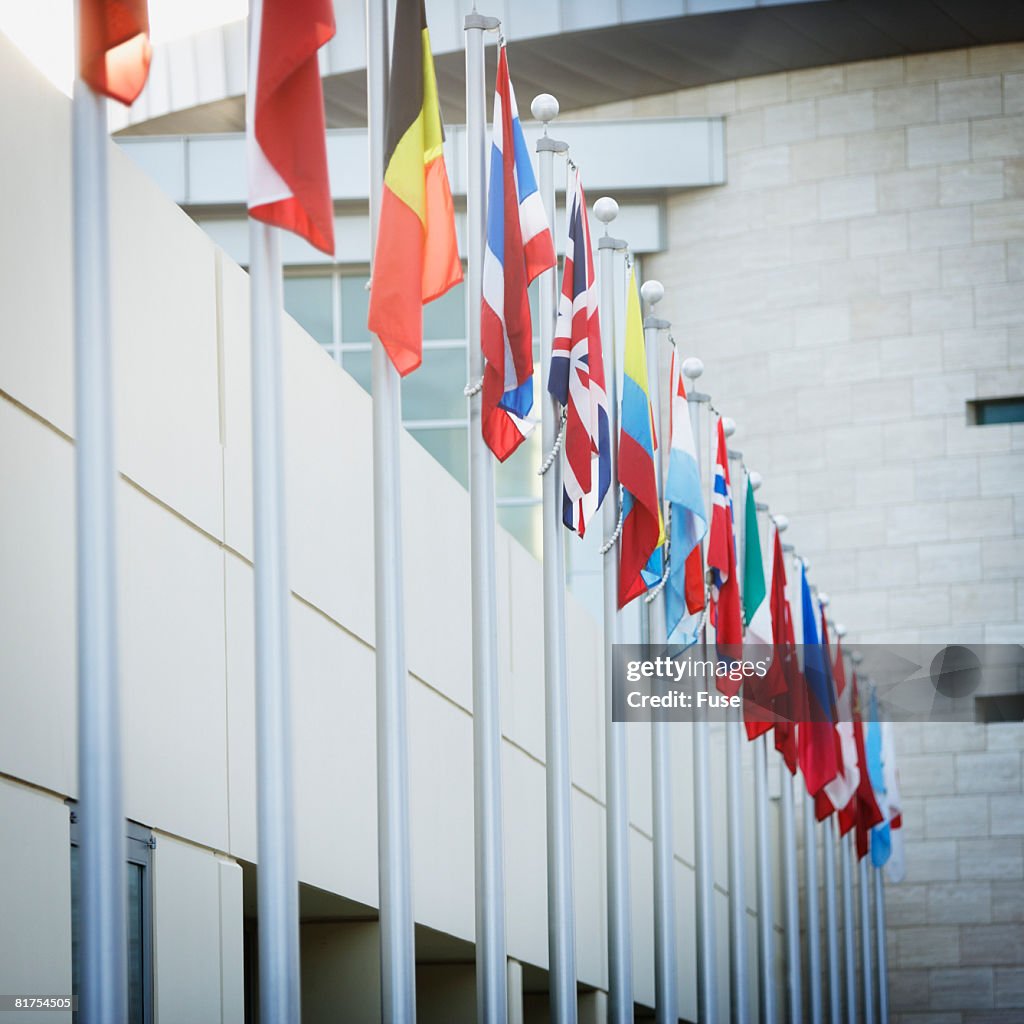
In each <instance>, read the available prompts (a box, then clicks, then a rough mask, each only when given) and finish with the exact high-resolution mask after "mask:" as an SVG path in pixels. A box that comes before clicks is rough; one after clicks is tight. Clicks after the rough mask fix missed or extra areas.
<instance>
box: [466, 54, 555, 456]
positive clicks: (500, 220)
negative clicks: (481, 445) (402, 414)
mask: <svg viewBox="0 0 1024 1024" xmlns="http://www.w3.org/2000/svg"><path fill="white" fill-rule="evenodd" d="M554 265H555V248H554V244H553V243H552V241H551V231H550V230H549V228H548V222H547V217H546V216H545V214H544V206H543V204H542V202H541V196H540V193H539V192H538V191H537V179H536V178H535V177H534V173H533V167H532V165H531V164H530V155H529V153H528V151H527V149H526V140H525V139H524V138H523V129H522V127H521V126H520V124H519V111H518V108H517V107H516V97H515V93H514V92H513V91H512V82H511V80H510V78H509V74H508V60H507V58H506V56H505V47H504V46H502V48H501V52H500V55H499V57H498V80H497V84H496V85H495V90H494V134H493V142H492V145H491V177H490V184H489V187H488V194H487V247H486V249H485V250H484V266H483V300H482V307H481V317H480V340H481V345H482V347H483V355H484V382H483V425H482V429H483V435H484V440H485V441H486V442H487V446H488V447H489V448H490V449H491V451H492V452H494V454H495V455H497V456H498V458H499V459H501V460H502V461H503V462H504V460H505V459H507V458H508V457H509V456H510V455H511V454H512V453H513V452H514V451H515V450H516V449H517V448H518V447H519V445H520V444H522V443H523V441H524V440H525V438H526V437H527V436H528V435H529V433H530V431H531V430H532V429H533V424H532V423H531V422H529V421H528V420H527V418H526V417H527V416H529V414H530V410H531V409H532V408H533V326H532V324H531V322H530V302H529V299H528V297H527V292H526V289H527V287H528V286H529V284H530V282H531V281H532V280H533V279H534V278H535V277H537V276H538V275H539V274H542V273H543V272H544V271H545V270H550V269H551V267H553V266H554Z"/></svg>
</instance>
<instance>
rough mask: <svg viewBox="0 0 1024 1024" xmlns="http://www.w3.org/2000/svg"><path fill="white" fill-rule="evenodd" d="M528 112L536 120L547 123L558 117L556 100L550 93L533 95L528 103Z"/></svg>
mask: <svg viewBox="0 0 1024 1024" xmlns="http://www.w3.org/2000/svg"><path fill="white" fill-rule="evenodd" d="M530 113H532V114H533V116H534V117H535V118H536V119H537V120H538V121H543V122H544V124H549V123H550V122H552V121H554V119H555V118H556V117H558V100H556V99H555V97H554V96H552V95H551V93H549V92H542V93H541V94H540V95H539V96H534V97H533V102H532V103H531V104H530Z"/></svg>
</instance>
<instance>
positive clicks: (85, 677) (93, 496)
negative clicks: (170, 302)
mask: <svg viewBox="0 0 1024 1024" xmlns="http://www.w3.org/2000/svg"><path fill="white" fill-rule="evenodd" d="M82 3H83V0H79V2H78V3H77V4H76V5H75V20H76V38H78V37H79V36H80V35H81V32H82V19H83V15H82V10H81V8H82ZM108 145H109V140H108V138H107V106H106V100H105V99H104V98H103V97H102V96H99V95H97V94H96V93H94V92H93V90H92V89H91V88H90V87H89V86H88V85H87V84H86V82H85V81H84V80H83V78H82V75H81V68H79V69H78V75H77V76H76V78H75V87H74V97H73V100H72V104H71V160H72V189H73V203H72V217H73V244H74V285H73V301H74V332H75V365H74V374H75V500H76V508H77V516H76V520H75V534H76V553H77V595H76V597H77V601H76V605H77V616H78V797H79V811H78V819H79V822H80V826H81V851H82V876H81V891H82V936H81V941H82V961H81V962H82V972H81V1019H82V1021H83V1022H84V1024H107V1022H108V1021H109V1022H112V1024H121V1022H123V1021H124V1020H125V1019H126V1017H125V1015H126V1013H127V1002H126V998H127V988H126V985H127V978H126V967H125V965H126V962H127V937H126V934H125V858H124V835H125V833H124V808H123V802H122V801H123V797H122V781H121V771H122V769H121V712H120V694H119V681H118V651H117V552H116V529H115V521H116V520H115V509H116V505H117V494H116V488H117V463H116V457H115V440H114V416H113V408H114V385H113V344H112V337H111V312H110V209H109V201H110V200H109V183H108V175H107V147H108Z"/></svg>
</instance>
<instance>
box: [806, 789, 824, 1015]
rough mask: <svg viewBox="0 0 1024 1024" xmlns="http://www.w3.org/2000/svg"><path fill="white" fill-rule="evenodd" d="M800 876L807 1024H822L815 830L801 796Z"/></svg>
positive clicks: (808, 799) (810, 806)
mask: <svg viewBox="0 0 1024 1024" xmlns="http://www.w3.org/2000/svg"><path fill="white" fill-rule="evenodd" d="M803 804H804V874H805V883H806V886H807V893H806V896H807V974H808V985H809V989H810V1000H811V1002H810V1007H811V1014H810V1016H811V1024H822V1020H823V1017H824V1013H823V1006H822V992H821V947H820V946H819V945H818V939H819V938H820V936H821V906H820V902H819V899H818V834H817V833H818V829H817V821H816V820H815V817H814V798H813V797H812V796H811V795H810V794H809V793H804V799H803Z"/></svg>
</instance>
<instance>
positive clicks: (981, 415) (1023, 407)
mask: <svg viewBox="0 0 1024 1024" xmlns="http://www.w3.org/2000/svg"><path fill="white" fill-rule="evenodd" d="M967 422H968V423H971V424H973V425H975V426H978V427H990V426H994V425H995V424H997V423H1024V396H1017V397H1014V398H979V399H977V400H976V401H973V402H968V403H967Z"/></svg>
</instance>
